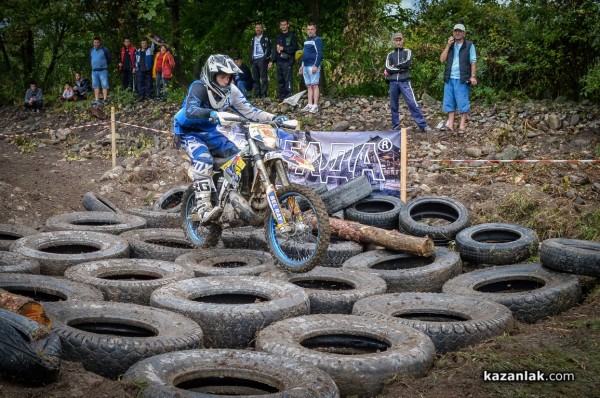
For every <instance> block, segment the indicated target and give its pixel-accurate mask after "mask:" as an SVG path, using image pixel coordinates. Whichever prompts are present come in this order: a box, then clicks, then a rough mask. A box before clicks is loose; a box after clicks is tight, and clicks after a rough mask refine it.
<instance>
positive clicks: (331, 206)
mask: <svg viewBox="0 0 600 398" xmlns="http://www.w3.org/2000/svg"><path fill="white" fill-rule="evenodd" d="M371 192H373V187H371V184H370V183H369V180H368V179H367V177H365V176H364V175H362V176H360V177H357V178H354V179H352V180H350V181H348V182H346V183H345V184H342V185H338V186H337V187H335V188H333V189H332V190H330V191H326V192H324V193H322V194H320V195H319V196H320V197H321V199H323V203H325V207H326V208H327V213H328V214H333V213H337V212H338V211H340V210H344V209H345V208H347V207H350V206H352V205H353V204H355V203H356V202H358V201H359V200H361V199H364V198H366V197H367V196H369V195H370V194H371Z"/></svg>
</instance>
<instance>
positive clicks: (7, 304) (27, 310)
mask: <svg viewBox="0 0 600 398" xmlns="http://www.w3.org/2000/svg"><path fill="white" fill-rule="evenodd" d="M0 308H2V309H4V310H7V311H10V312H15V313H17V314H19V315H23V316H24V317H27V318H29V319H32V320H34V321H36V322H37V323H40V324H42V325H44V326H46V327H47V328H48V329H51V328H52V321H50V319H49V318H48V316H47V315H46V312H45V311H44V307H42V305H41V304H40V303H38V302H37V301H34V300H32V299H30V298H27V297H23V296H19V295H18V294H13V293H10V292H7V291H6V290H4V289H0Z"/></svg>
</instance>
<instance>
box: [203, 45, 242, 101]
mask: <svg viewBox="0 0 600 398" xmlns="http://www.w3.org/2000/svg"><path fill="white" fill-rule="evenodd" d="M219 73H225V74H227V75H230V76H231V77H232V78H231V80H233V75H236V74H238V73H243V72H242V71H241V69H240V68H238V66H237V65H236V64H235V62H233V60H232V59H231V58H230V57H228V56H227V55H222V54H213V55H211V56H210V57H208V59H207V60H206V63H205V64H204V67H203V68H202V73H201V74H200V80H202V81H203V82H204V84H206V86H208V88H209V89H210V90H208V98H209V100H210V104H211V106H212V107H213V108H215V109H218V108H220V107H221V106H223V104H224V103H225V101H226V100H227V99H228V98H229V94H230V92H231V91H230V90H231V88H230V86H231V80H230V81H229V83H228V84H227V85H226V86H225V87H223V86H220V85H219V84H218V83H217V80H216V77H217V74H219ZM213 92H214V93H216V94H217V95H218V97H219V99H218V100H216V99H215V97H214V95H213Z"/></svg>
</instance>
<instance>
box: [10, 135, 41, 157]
mask: <svg viewBox="0 0 600 398" xmlns="http://www.w3.org/2000/svg"><path fill="white" fill-rule="evenodd" d="M11 143H12V144H13V145H15V146H16V147H17V149H18V150H19V153H35V151H36V150H37V144H36V143H35V141H33V140H30V139H29V138H27V137H24V136H22V135H17V136H15V137H14V138H12V141H11Z"/></svg>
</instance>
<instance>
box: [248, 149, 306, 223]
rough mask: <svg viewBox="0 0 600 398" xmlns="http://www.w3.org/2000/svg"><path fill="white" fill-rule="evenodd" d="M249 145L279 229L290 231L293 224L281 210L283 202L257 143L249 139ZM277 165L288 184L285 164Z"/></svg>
mask: <svg viewBox="0 0 600 398" xmlns="http://www.w3.org/2000/svg"><path fill="white" fill-rule="evenodd" d="M248 145H249V146H250V153H251V154H252V157H253V160H254V165H255V167H256V169H257V170H258V175H259V178H260V181H261V183H262V184H263V185H264V187H265V191H266V193H267V203H268V204H269V208H270V209H271V214H272V215H273V218H274V219H275V221H276V222H277V229H278V230H280V231H283V232H288V231H290V230H291V225H289V224H288V223H287V221H286V219H285V216H284V215H283V212H282V211H281V204H280V203H279V199H278V198H277V194H276V193H275V192H276V190H275V185H273V183H271V181H269V175H268V174H267V168H266V167H265V162H264V161H263V160H262V158H261V157H260V151H259V150H258V147H257V146H256V143H255V142H254V141H253V140H248ZM277 163H279V164H276V165H275V171H276V172H277V174H278V176H279V178H280V180H281V181H282V183H283V184H288V183H289V182H288V178H287V175H286V174H285V170H284V168H283V165H282V164H280V162H277ZM289 200H292V201H293V200H294V198H290V199H289ZM292 205H293V206H295V203H293V202H292Z"/></svg>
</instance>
